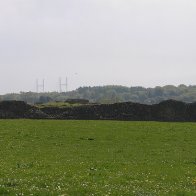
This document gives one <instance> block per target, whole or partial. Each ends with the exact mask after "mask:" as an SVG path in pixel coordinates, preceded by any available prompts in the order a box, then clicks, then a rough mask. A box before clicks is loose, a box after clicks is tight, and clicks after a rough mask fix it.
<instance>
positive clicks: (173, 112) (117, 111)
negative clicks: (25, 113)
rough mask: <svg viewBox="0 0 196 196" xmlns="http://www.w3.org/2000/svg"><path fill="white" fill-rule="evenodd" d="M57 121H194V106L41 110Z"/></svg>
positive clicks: (167, 103)
mask: <svg viewBox="0 0 196 196" xmlns="http://www.w3.org/2000/svg"><path fill="white" fill-rule="evenodd" d="M42 111H43V112H44V113H46V114H48V115H50V116H53V117H54V118H58V119H83V120H84V119H85V120H86V119H88V120H99V119H102V120H130V121H134V120H135V121H179V122H185V121H196V104H185V103H183V102H179V101H174V100H168V101H164V102H161V103H160V104H155V105H144V104H139V103H132V102H126V103H115V104H100V105H85V106H78V107H69V108H43V109H42Z"/></svg>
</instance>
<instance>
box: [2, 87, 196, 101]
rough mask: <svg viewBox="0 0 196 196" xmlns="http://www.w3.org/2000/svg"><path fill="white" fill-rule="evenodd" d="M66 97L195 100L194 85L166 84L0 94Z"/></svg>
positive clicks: (24, 97)
mask: <svg viewBox="0 0 196 196" xmlns="http://www.w3.org/2000/svg"><path fill="white" fill-rule="evenodd" d="M67 99H88V100H89V101H90V102H94V103H115V102H127V101H131V102H137V103H144V104H155V103H160V102H161V101H164V100H168V99H174V100H178V101H184V102H188V103H189V102H196V86H186V85H179V86H173V85H167V86H164V87H159V86H158V87H155V88H144V87H125V86H97V87H80V88H78V89H76V90H74V91H70V92H67V93H58V92H48V93H38V94H37V93H34V92H21V93H19V94H6V95H1V96H0V100H18V101H25V102H27V103H30V104H34V103H38V102H39V103H48V102H54V101H65V100H67Z"/></svg>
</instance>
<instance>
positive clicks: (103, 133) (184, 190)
mask: <svg viewBox="0 0 196 196" xmlns="http://www.w3.org/2000/svg"><path fill="white" fill-rule="evenodd" d="M0 144H1V148H0V195H7V194H8V195H9V194H10V195H30V194H32V195H78V196H80V195H138V196H142V195H149V196H150V195H196V124H194V123H156V122H117V121H47V120H39V121H36V120H1V121H0Z"/></svg>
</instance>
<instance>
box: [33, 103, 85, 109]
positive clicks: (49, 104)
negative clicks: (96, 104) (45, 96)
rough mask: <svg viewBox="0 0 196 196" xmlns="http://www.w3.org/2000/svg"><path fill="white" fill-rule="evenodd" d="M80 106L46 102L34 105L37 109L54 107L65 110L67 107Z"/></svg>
mask: <svg viewBox="0 0 196 196" xmlns="http://www.w3.org/2000/svg"><path fill="white" fill-rule="evenodd" d="M80 105H81V104H78V103H75V104H70V103H67V102H48V103H43V104H36V105H35V106H37V107H38V108H45V107H54V108H56V107H57V108H67V107H75V106H80Z"/></svg>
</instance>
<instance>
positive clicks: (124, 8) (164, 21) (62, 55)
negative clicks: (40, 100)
mask: <svg viewBox="0 0 196 196" xmlns="http://www.w3.org/2000/svg"><path fill="white" fill-rule="evenodd" d="M0 70H1V71H0V94H2V93H7V92H19V91H35V80H36V78H39V79H40V80H41V79H42V78H45V80H46V90H47V91H54V90H58V78H59V77H60V76H61V77H62V78H65V77H66V76H68V79H69V89H70V90H71V89H75V88H77V87H79V86H95V85H109V84H119V85H126V86H135V85H137V86H138V85H139V86H145V87H150V86H152V87H153V86H157V85H161V86H162V85H166V84H174V85H178V84H181V83H185V84H187V85H189V84H196V1H195V0H0Z"/></svg>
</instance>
